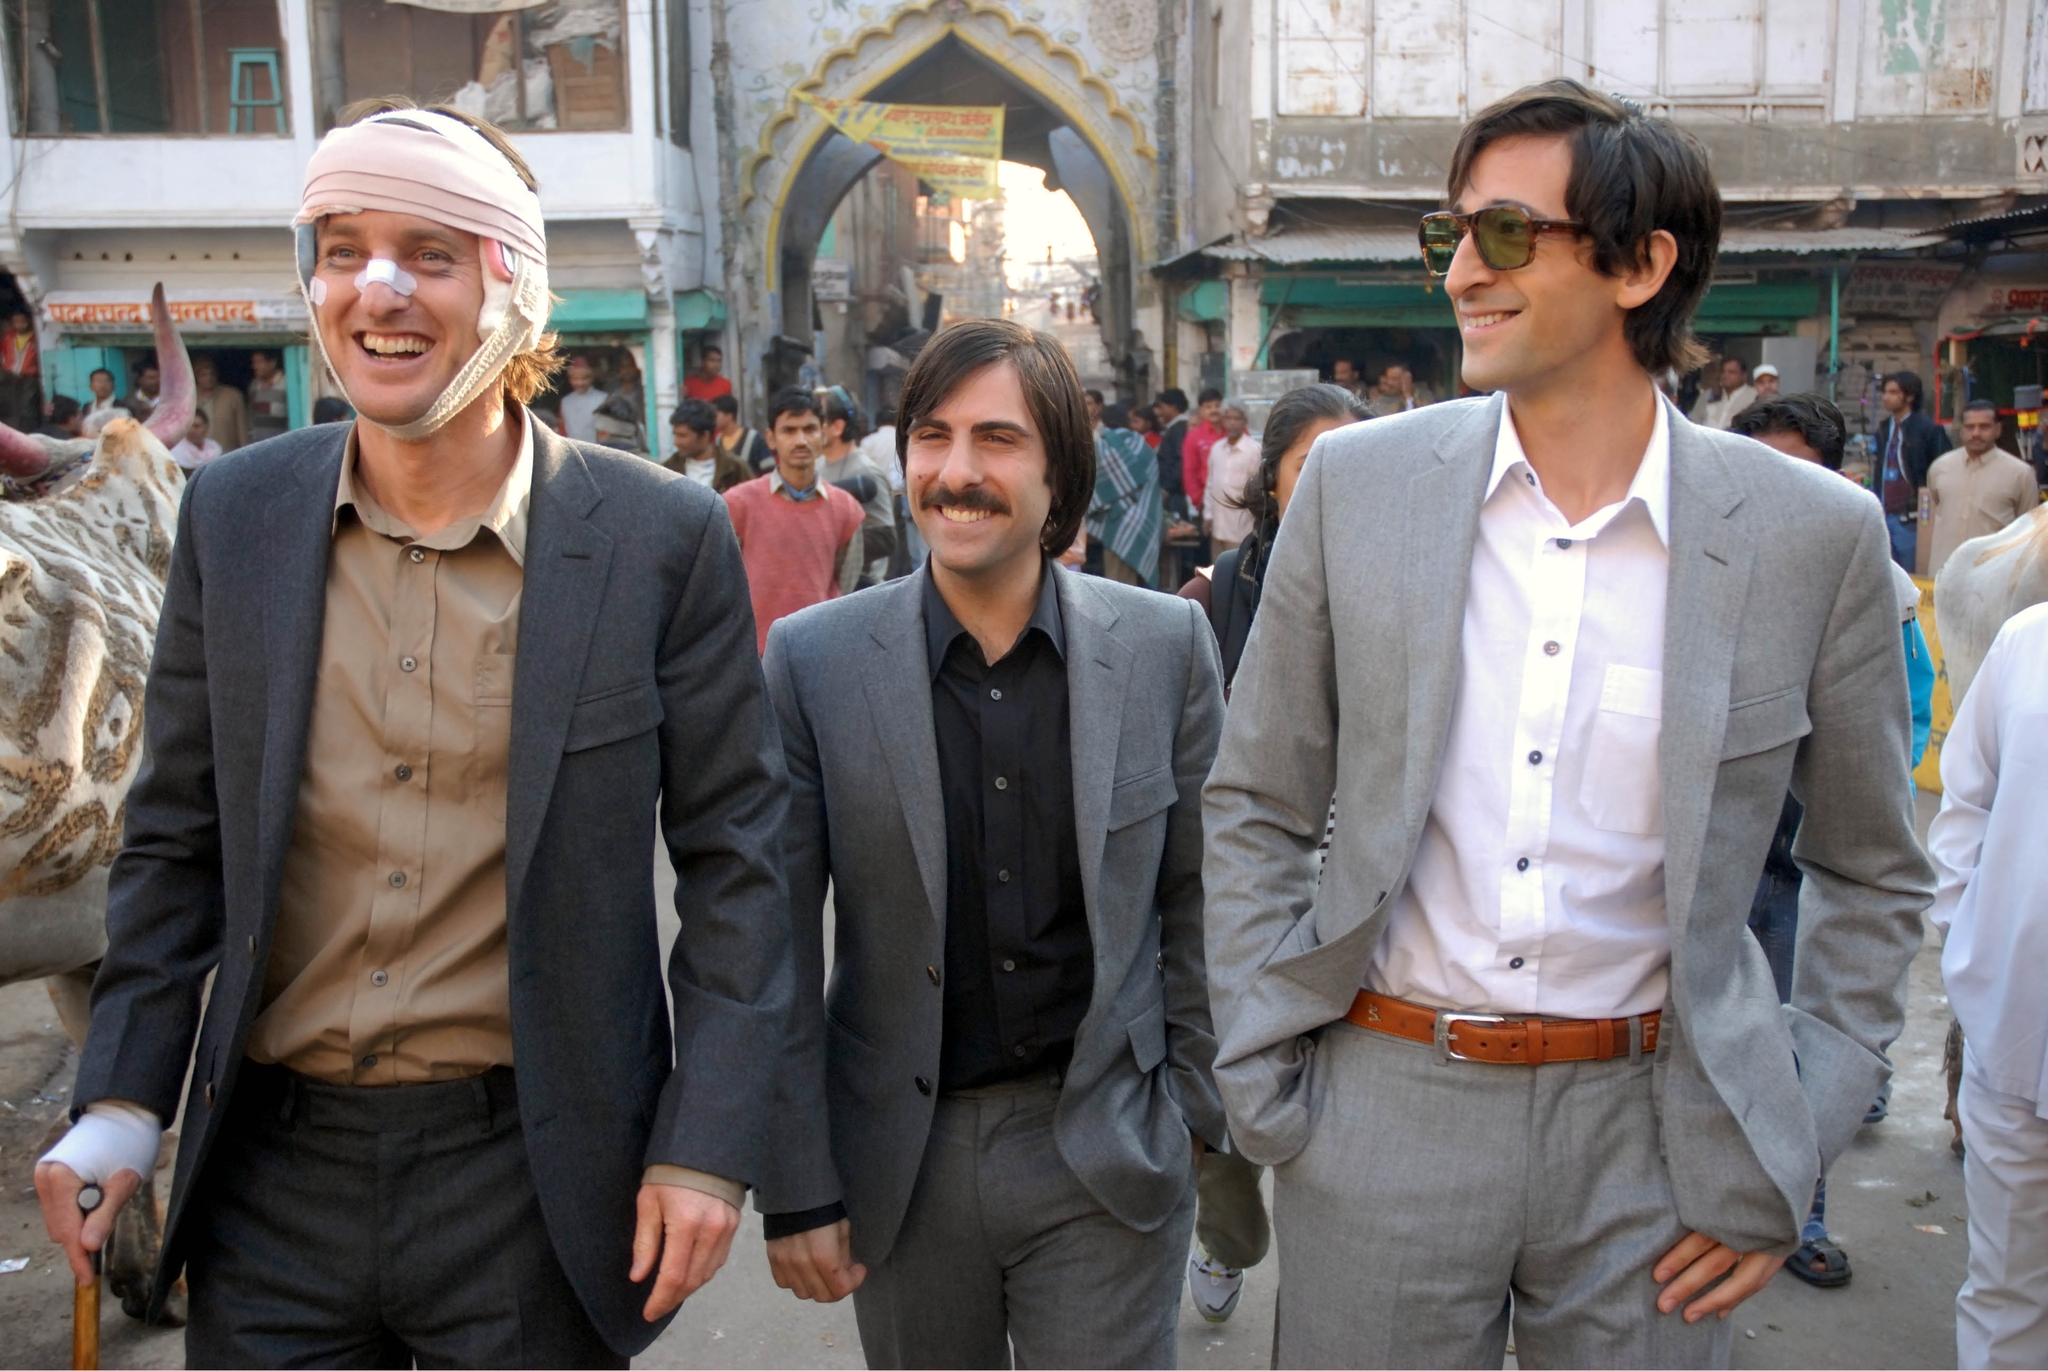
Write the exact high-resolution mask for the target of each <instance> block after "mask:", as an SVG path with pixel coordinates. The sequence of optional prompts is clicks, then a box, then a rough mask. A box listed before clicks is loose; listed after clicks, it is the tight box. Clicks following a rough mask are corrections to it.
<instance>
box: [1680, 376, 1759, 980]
mask: <svg viewBox="0 0 2048 1371" xmlns="http://www.w3.org/2000/svg"><path fill="white" fill-rule="evenodd" d="M1670 424H1671V554H1670V566H1671V574H1670V582H1669V588H1668V590H1667V591H1666V593H1665V617H1664V625H1665V626H1664V721H1663V725H1662V735H1661V738H1660V740H1659V744H1658V750H1657V756H1658V768H1659V772H1660V779H1661V784H1662V788H1663V792H1664V891H1665V907H1666V911H1667V916H1668V918H1669V919H1670V922H1671V928H1672V934H1673V937H1674V939H1676V938H1678V937H1681V936H1682V935H1683V934H1684V932H1685V923H1686V919H1687V917H1688V915H1689V914H1690V912H1691V909H1692V896H1693V889H1694V886H1695V885H1696V883H1697V882H1698V879H1699V868H1700V856H1701V853H1702V851H1703V850H1704V848H1705V845H1706V836H1707V819H1708V815H1709V813H1710V810H1711V807H1712V804H1713V796H1714V779H1715V773H1716V771H1717V769H1718V767H1719V765H1720V759H1721V741H1722V736H1723V734H1724V733H1725V731H1726V728H1727V723H1728V688H1729V680H1730V678H1731V676H1732V674H1733V672H1734V668H1735V640H1736V633H1737V629H1738V628H1739V626H1740V622H1741V611H1742V605H1743V601H1744V599H1745V598H1746V597H1747V593H1748V587H1749V572H1750V565H1751V561H1752V558H1753V555H1754V549H1753V548H1752V547H1751V545H1750V542H1749V539H1748V538H1747V537H1746V536H1745V535H1744V533H1743V532H1742V530H1741V529H1740V527H1739V526H1738V525H1737V524H1736V523H1735V522H1734V520H1733V519H1732V518H1731V517H1730V516H1731V515H1732V514H1733V513H1734V512H1735V509H1736V507H1737V506H1739V505H1740V504H1741V503H1742V491H1741V488H1740V487H1739V486H1738V485H1737V484H1736V482H1735V478H1734V475H1733V473H1732V472H1731V471H1730V470H1729V469H1728V463H1727V459H1726V458H1724V457H1723V456H1722V455H1721V454H1720V453H1719V452H1717V451H1716V450H1715V449H1714V447H1713V445H1712V444H1711V443H1710V442H1709V441H1708V440H1707V439H1706V438H1705V437H1704V436H1703V435H1702V434H1701V433H1700V431H1699V430H1698V429H1696V428H1695V427H1693V425H1692V424H1691V423H1689V422H1688V421H1687V420H1686V419H1685V418H1684V417H1683V416H1682V415H1680V414H1679V413H1678V411H1677V410H1676V409H1675V408H1674V409H1672V410H1671V413H1670Z"/></svg>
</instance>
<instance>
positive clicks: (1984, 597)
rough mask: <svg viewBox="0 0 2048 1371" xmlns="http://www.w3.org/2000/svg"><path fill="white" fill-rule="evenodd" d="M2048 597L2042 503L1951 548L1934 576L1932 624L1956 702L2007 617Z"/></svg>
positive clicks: (2046, 508)
mask: <svg viewBox="0 0 2048 1371" xmlns="http://www.w3.org/2000/svg"><path fill="white" fill-rule="evenodd" d="M2044 600H2048V505H2043V506H2042V507H2040V508H2039V509H2036V510H2035V511H2034V512H2033V513H2032V514H2027V515H2022V516H2021V517H2020V518H2018V519H2015V520H2013V521H2012V522H2011V523H2010V524H2007V525H2006V526H2005V527H2004V528H2002V529H2000V530H1999V531H1998V532H1996V533H1987V534H1985V535H1984V536H1983V537H1982V538H1972V539H1971V540H1970V541H1969V542H1967V543H1964V544H1963V545H1962V546H1961V547H1959V548H1957V549H1956V550H1955V551H1954V552H1953V553H1952V554H1950V556H1949V559H1948V561H1947V562H1946V563H1944V564H1943V566H1942V568H1941V574H1940V575H1939V576H1937V577H1935V578H1934V627H1935V631H1936V632H1937V633H1939V634H1940V635H1941V659H1942V663H1943V665H1944V666H1945V667H1946V668H1947V670H1948V696H1949V700H1950V702H1951V703H1952V704H1954V705H1957V706H1960V705H1961V704H1962V702H1963V694H1964V692H1965V691H1967V690H1969V688H1970V682H1972V681H1974V680H1976V679H1977V668H1979V667H1981V666H1982V665H1984V654H1985V653H1987V652H1989V651H1990V650H1991V640H1992V639H1993V638H1996V637H1997V636H1998V630H1999V627H2000V626H2001V625H2003V624H2004V623H2005V621H2006V620H2007V619H2010V618H2011V617H2012V616H2013V615H2015V614H2017V613H2019V612H2020V611H2021V610H2023V609H2025V608H2026V607H2027V606H2028V605H2036V604H2040V603H2041V602H2042V601H2044Z"/></svg>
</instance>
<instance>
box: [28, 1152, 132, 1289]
mask: <svg viewBox="0 0 2048 1371" xmlns="http://www.w3.org/2000/svg"><path fill="white" fill-rule="evenodd" d="M141 1188H142V1177H141V1176H140V1175H138V1174H136V1173H135V1172H134V1171H132V1170H124V1171H117V1172H115V1173H114V1178H113V1179H112V1180H110V1181H108V1182H106V1183H105V1184H104V1185H102V1186H101V1187H100V1193H101V1194H102V1195H104V1196H105V1198H104V1199H102V1200H101V1201H100V1206H99V1208H97V1209H95V1210H93V1211H92V1213H90V1214H81V1213H79V1212H78V1192H79V1191H81V1190H83V1189H85V1182H84V1181H82V1180H80V1179H78V1173H77V1172H76V1171H73V1170H72V1169H71V1168H70V1167H68V1166H66V1165H65V1164H64V1163H62V1162H43V1163H41V1164H40V1165H39V1166H37V1167H36V1197H37V1198H38V1199H40V1200H41V1201H42V1202H43V1227H44V1228H46V1229H48V1230H49V1232H50V1241H51V1242H54V1243H57V1244H59V1245H61V1246H62V1247H63V1249H64V1255H65V1256H66V1257H68V1258H70V1260H71V1274H72V1275H74V1276H76V1277H77V1278H78V1283H79V1284H80V1285H91V1284H92V1283H93V1282H94V1281H96V1280H98V1279H99V1277H98V1276H97V1275H95V1274H94V1273H93V1269H92V1254H93V1253H95V1252H97V1251H99V1250H100V1249H101V1248H103V1247H105V1246H106V1245H107V1239H108V1238H109V1237H111V1236H113V1232H114V1216H115V1215H116V1214H119V1213H120V1212H121V1206H122V1205H124V1204H126V1203H128V1201H129V1200H131V1199H133V1198H134V1196H135V1192H136V1191H138V1190H140V1189H141Z"/></svg>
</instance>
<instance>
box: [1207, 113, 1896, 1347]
mask: <svg viewBox="0 0 2048 1371" xmlns="http://www.w3.org/2000/svg"><path fill="white" fill-rule="evenodd" d="M1449 193H1450V200H1451V205H1452V209H1451V212H1448V213H1444V214H1434V215H1430V216H1427V217H1426V218H1425V219H1424V221H1423V226H1422V244H1423V249H1424V256H1425V259H1426V261H1427V263H1428V265H1429V267H1430V269H1431V270H1432V271H1433V272H1434V273H1436V274H1438V275H1441V276H1443V277H1444V278H1445V285H1446V289H1447V293H1448V294H1449V295H1450V297H1451V300H1452V301H1453V303H1454V305H1455V307H1456V309H1457V313H1458V320H1459V325H1460V330H1461V332H1462V335H1463V342H1464V350H1463V352H1464V361H1463V367H1464V376H1463V379H1464V381H1465V384H1466V385H1467V386H1469V387H1471V388H1472V389H1473V390H1475V391H1477V392H1480V397H1477V398H1472V399H1467V400H1457V401H1451V402H1448V403H1445V404H1440V405H1434V406H1431V407H1429V408H1428V409H1424V410H1418V411H1414V412H1412V413H1408V414H1401V415H1395V416H1393V417H1391V418H1387V419H1382V420H1380V421H1378V422H1376V423H1372V424H1368V425H1364V426H1361V427H1355V428H1349V429H1344V430H1340V431H1339V432H1336V433H1333V434H1331V435H1328V436H1326V437H1325V438H1323V439H1322V440H1320V441H1319V442H1318V443H1317V445H1316V447H1315V449H1314V450H1313V452H1312V453H1311V455H1310V457H1309V460H1308V464H1307V467H1306V468H1305V469H1304V471H1303V472H1302V475H1301V478H1300V480H1299V483H1298V484H1297V486H1296V489H1295V493H1294V496H1293V500H1292V502H1291V505H1290V511H1289V515H1288V519H1287V523H1286V526H1285V529H1284V531H1283V532H1282V534H1281V536H1280V538H1279V539H1278V540H1277V542H1276V545H1275V547H1274V550H1273V554H1272V560H1271V562H1270V564H1269V567H1268V570H1267V572H1266V576H1265V594H1266V595H1267V596H1268V598H1269V599H1277V600H1278V601H1280V602H1284V603H1286V604H1288V605H1289V606H1290V608H1291V609H1292V611H1293V612H1291V613H1289V614H1287V615H1285V616H1283V617H1272V616H1263V617H1262V618H1261V619H1260V622H1259V625H1258V628H1257V630H1256V632H1255V634H1254V637H1253V640H1252V642H1251V643H1250V645H1249V646H1248V648H1247V650H1246V653H1245V656H1244V659H1243V662H1242V664H1241V666H1240V669H1239V672H1238V675H1237V677H1236V680H1235V689H1234V696H1233V700H1232V706H1231V709H1230V712H1229V716H1228V718H1227V720H1226V723H1225V728H1224V739H1223V744H1222V748H1221V751H1220V752H1219V754H1218V757H1217V762H1216V767H1215V769H1214V771H1213V772H1212V773H1211V775H1210V779H1209V784H1208V788H1207V791H1206V803H1207V812H1206V825H1207V837H1208V854H1207V861H1206V864H1205V866H1204V885H1205V887H1206V889H1207V892H1208V901H1207V909H1206V924H1207V933H1208V950H1209V956H1208V964H1209V972H1210V983H1211V1001H1212V1005H1213V1008H1214V1014H1215V1022H1216V1026H1217V1030H1218V1038H1219V1048H1218V1055H1217V1066H1216V1075H1217V1079H1218V1084H1219V1085H1220V1087H1221V1089H1222V1091H1223V1095H1224V1100H1225V1103H1226V1106H1227V1107H1228V1110H1229V1114H1230V1126H1231V1141H1232V1144H1233V1147H1234V1149H1235V1150H1236V1151H1237V1152H1239V1153H1241V1154H1242V1155H1243V1156H1245V1157H1246V1158H1247V1159H1249V1160H1251V1161H1253V1162H1259V1163H1264V1164H1266V1165H1270V1166H1273V1167H1274V1168H1275V1171H1274V1178H1275V1200H1276V1204H1275V1229H1276V1231H1277V1233H1278V1237H1279V1243H1280V1262H1281V1266H1282V1267H1283V1269H1285V1270H1286V1272H1287V1280H1286V1282H1285V1284H1284V1285H1283V1288H1282V1291H1281V1301H1282V1308H1281V1311H1280V1315H1279V1319H1278V1328H1279V1332H1278V1341H1277V1343H1276V1346H1275V1357H1274V1360H1275V1364H1276V1365H1350V1366H1419V1365H1436V1366H1498V1365H1499V1364H1500V1360H1501V1356H1502V1353H1503V1349H1504V1347H1505V1344H1506V1341H1507V1337H1508V1334H1509V1332H1510V1326H1509V1321H1510V1316H1511V1314H1510V1311H1512V1319H1513V1325H1514V1326H1513V1333H1514V1336H1515V1345H1516V1350H1517V1354H1518V1356H1519V1358H1520V1360H1521V1362H1522V1364H1523V1365H1527V1366H1550V1365H1630V1366H1700V1365H1719V1364H1725V1363H1726V1360H1727V1357H1728V1351H1729V1341H1728V1340H1729V1334H1730V1331H1731V1325H1730V1324H1729V1323H1727V1322H1726V1316H1727V1315H1728V1313H1729V1312H1730V1311H1731V1310H1733V1309H1734V1308H1735V1307H1736V1306H1737V1305H1738V1304H1740V1303H1741V1302H1742V1301H1743V1300H1744V1299H1746V1298H1748V1297H1749V1296H1750V1295H1752V1294H1754V1293H1755V1292H1756V1291H1757V1290H1759V1289H1761V1288H1762V1287H1763V1286H1764V1284H1765V1283H1767V1282H1768V1281H1769V1280H1770V1278H1771V1276H1772V1274H1773V1273H1774V1272H1775V1271H1776V1270H1777V1268H1778V1267H1779V1265H1780V1264H1781V1263H1782V1260H1783V1258H1784V1257H1785V1255H1786V1254H1787V1253H1790V1252H1791V1251H1793V1250H1794V1248H1795V1247H1796V1246H1797V1245H1798V1241H1799V1232H1800V1226H1801V1222H1802V1220H1803V1219H1804V1218H1805V1217H1806V1212H1807V1208H1808V1204H1809V1202H1810V1200H1811V1199H1812V1196H1813V1190H1814V1183H1815V1180H1816V1178H1817V1177H1818V1175H1819V1172H1820V1168H1821V1166H1822V1164H1823V1162H1824V1161H1826V1160H1829V1159H1831V1158H1833V1157H1834V1156H1836V1155H1837V1154H1838V1153H1840V1151H1841V1150H1842V1149H1843V1148H1844V1147H1845V1146H1846V1145H1847V1143H1848V1141H1849V1139H1850V1138H1851V1137H1852V1136H1853V1135H1854V1133H1855V1131H1856V1127H1857V1124H1858V1122H1859V1121H1860V1120H1861V1118H1862V1115H1863V1111H1864V1109H1865V1107H1866V1106H1867V1105H1868V1104H1869V1102H1870V1100H1871V1099H1872V1098H1874V1096H1875V1092H1876V1089H1877V1087H1878V1084H1879V1083H1880V1081H1882V1079H1883V1078H1884V1076H1885V1073H1886V1069H1887V1068H1886V1066H1885V1062H1884V1059H1883V1057H1882V1055H1881V1053H1882V1049H1883V1048H1884V1046H1885V1045H1886V1044H1887V1043H1888V1042H1890V1041H1891V1040H1892V1038H1893V1037H1895V1036H1896V1035H1897V1033H1898V1031H1899V1028H1900V1025H1901V1023H1902V1021H1903V1017H1904V1005H1903V1003H1902V999H1901V983H1902V980H1903V976H1904V972H1905V969H1906V966H1907V963H1908V962H1909V960H1910V959H1911V957H1912V954H1913V952H1914V951H1915V949H1917V948H1918V946H1919V944H1920V937H1921V930H1920V915H1921V912H1922V910H1923V909H1924V908H1925V907H1926V906H1927V904H1928V902H1929V899H1930V897H1931V894H1932V881H1931V872H1930V871H1929V869H1928V865H1927V861H1926V858H1925V856H1924V855H1923V854H1922V853H1921V851H1920V848H1919V845H1918V843H1917V842H1916V841H1915V839H1914V831H1913V811H1912V800H1911V790H1910V786H1909V782H1908V775H1907V769H1906V757H1907V746H1906V743H1907V734H1908V730H1909V729H1910V727H1911V719H1910V715H1909V707H1908V697H1907V690H1906V664H1905V659H1904V654H1903V652H1902V651H1901V647H1900V640H1899V634H1898V617H1897V613H1896V605H1895V602H1894V599H1893V595H1892V591H1891V583H1890V580H1889V577H1888V576H1887V574H1886V572H1885V569H1884V561H1885V556H1886V536H1885V529H1884V526H1883V522H1882V519H1881V518H1880V516H1879V511H1878V509H1877V508H1876V506H1875V504H1874V503H1873V502H1871V501H1870V500H1868V499H1866V498H1864V496H1863V495H1862V494H1860V493H1859V492H1857V491H1854V490H1851V489H1850V488H1849V487H1848V486H1847V485H1846V483H1844V482H1841V481H1838V480H1836V479H1834V478H1833V477H1832V476H1830V475H1829V474H1828V473H1826V472H1824V471H1822V470H1820V469H1819V468H1817V467H1813V466H1810V465H1807V464H1804V463H1793V462H1787V461H1785V460H1784V459H1783V458H1782V457H1780V456H1778V455H1777V454H1774V453H1771V452H1769V451H1767V450H1766V449H1764V448H1763V447H1762V446H1761V445H1760V444H1757V443H1755V442H1753V441H1751V440H1749V439H1743V438H1737V437H1735V436H1733V435H1729V434H1724V433H1719V432H1715V431H1713V430H1709V429H1705V428H1702V427H1698V426H1695V425H1694V424H1692V423H1690V422H1689V421H1688V420H1686V419H1685V417H1684V416H1683V415H1681V414H1679V413H1678V412H1677V410H1676V409H1675V408H1673V407H1672V406H1671V405H1670V404H1669V403H1668V402H1666V401H1664V400H1662V399H1660V398H1659V396H1658V393H1657V390H1656V388H1655V386H1654V384H1653V382H1652V380H1651V378H1652V376H1654V375H1656V374H1658V373H1661V372H1663V371H1665V370H1666V369H1667V368H1669V367H1673V366H1676V367H1678V368H1679V369H1680V370H1689V369H1691V368H1692V367H1693V366H1696V365H1698V360H1699V358H1698V354H1699V348H1698V346H1697V344H1696V343H1694V341H1693V340H1692V337H1691V332H1690V326H1689V325H1690V318H1691V315H1692V313H1693V310H1694V308H1695V307H1696V306H1697V305H1698V302H1699V300H1700V297H1701V295H1702V294H1703V293H1704V292H1705V289H1706V286H1707V282H1708V280H1709V279H1710V278H1711V276H1712V273H1713V265H1714V257H1715V251H1716V246H1717V244H1718V242H1719V239H1720V230H1721V199H1720V194H1719V191H1718V190H1717V189H1716V187H1715V185H1714V181H1713V177H1712V173H1711V171H1710V170H1709V168H1708V164H1707V158H1706V154H1705V152H1704V151H1703V150H1702V149H1701V147H1700V146H1699V144H1698V143H1697V142H1695V141H1694V140H1693V139H1692V138H1691V137H1689V136H1688V135H1686V134H1684V133H1682V132H1680V131H1679V130H1678V129H1677V128H1676V127H1674V126H1673V125H1672V124H1670V123H1669V122H1667V121H1664V120H1660V119H1651V118H1648V117H1646V116H1645V115H1644V113H1643V112H1642V111H1641V110H1640V109H1639V108H1637V107H1635V106H1633V105H1630V104H1627V103H1624V102H1622V101H1619V100H1616V99H1614V98H1612V97H1609V96H1605V95H1600V94H1596V93H1594V92H1593V91H1590V90H1588V89H1587V88H1585V87H1584V86H1581V85H1579V84H1578V83H1576V82H1572V81H1562V80H1561V81H1551V82H1547V83H1545V84H1543V85H1541V86H1536V87H1533V88H1531V89H1528V90H1525V91H1522V92H1520V93H1518V94H1516V95H1514V96H1511V97H1509V98H1508V99H1506V100H1504V101H1502V102H1500V103H1499V104H1497V105H1495V106H1493V107H1492V108H1490V109H1488V110H1486V111H1484V112H1482V113H1481V114H1479V115H1478V116H1477V118H1475V119H1474V120H1473V121H1472V122H1471V123H1469V124H1468V125H1467V126H1466V127H1465V129H1464V130H1463V131H1462V133H1461V135H1460V139H1459V143H1458V147H1457V150H1456V153H1455V156H1454V158H1453V161H1452V167H1451V175H1450V184H1449ZM1489 392H1491V393H1490V394H1489ZM1362 492H1371V495H1370V497H1367V496H1365V495H1364V494H1362ZM1367 498H1370V499H1371V500H1372V501H1373V507H1372V508H1371V509H1370V510H1368V509H1367V508H1366V506H1365V504H1364V501H1365V500H1366V499H1367ZM1390 527H1391V528H1397V529H1400V530H1402V533H1401V536H1399V537H1397V538H1394V539H1388V538H1386V537H1385V536H1384V531H1385V530H1386V529H1387V528H1390ZM1788 787H1789V788H1790V790H1791V791H1792V793H1793V794H1794V795H1795V796H1797V797H1798V798H1799V799H1800V800H1802V801H1803V802H1804V803H1805V805H1806V806H1807V809H1806V819H1805V822H1804V825H1803V826H1802V828H1801V831H1800V834H1799V839H1798V842H1797V844H1796V845H1795V847H1794V851H1793V857H1794V860H1795V861H1797V862H1798V863H1799V864H1800V865H1801V867H1802V868H1803V869H1804V870H1805V872H1806V877H1807V879H1806V882H1805V886H1804V889H1803V891H1802V894H1801V899H1802V904H1801V910H1800V923H1801V929H1800V938H1801V941H1800V948H1799V964H1798V983H1797V984H1796V985H1795V986H1794V987H1793V993H1792V1004H1791V1005H1790V1006H1788V1007H1785V1008H1782V1009H1781V1008H1780V1006H1779V1004H1778V997H1777V993H1776V989H1775V986H1774V984H1773V981H1772V978H1771V969H1770V965H1769V963H1768V961H1767V960H1766V958H1765V956H1764V954H1763V951H1762V949H1761V948H1760V947H1759V946H1758V945H1757V943H1756V941H1755V939H1754V938H1752V937H1751V936H1750V934H1749V931H1748V926H1747V919H1748V913H1749V906H1750V898H1751V895H1752V893H1753V892H1754V890H1755V888H1756V883H1757V877H1758V874H1759V872H1760V871H1761V869H1762V866H1763V861H1764V857H1765V854H1766V852H1767V850H1768V848H1769V845H1770V841H1771V835H1772V832H1773V830H1774V828H1775V826H1776V823H1777V819H1778V814H1779V810H1780V807H1781V804H1782V802H1783V800H1784V797H1785V794H1786V791H1787V789H1788ZM1333 795H1334V796H1335V801H1336V813H1337V816H1338V819H1337V824H1336V829H1335V832H1334V834H1333V836H1332V839H1331V843H1330V851H1329V857H1328V861H1327V864H1326V865H1325V866H1324V868H1323V872H1322V875H1321V879H1320V882H1319V883H1318V880H1317V876H1316V862H1315V860H1314V857H1315V853H1316V849H1317V846H1318V844H1319V843H1320V842H1321V841H1322V838H1323V827H1324V816H1325V815H1326V813H1327V812H1328V810H1329V806H1330V803H1331V797H1332V796H1333ZM1311 1063H1313V1067H1312V1069H1311Z"/></svg>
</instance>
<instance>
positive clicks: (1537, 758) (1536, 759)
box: [1529, 752, 1543, 766]
mask: <svg viewBox="0 0 2048 1371" xmlns="http://www.w3.org/2000/svg"><path fill="white" fill-rule="evenodd" d="M1529 765H1530V766H1541V765H1543V754H1542V753H1541V752H1531V753H1530V754H1529Z"/></svg>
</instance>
